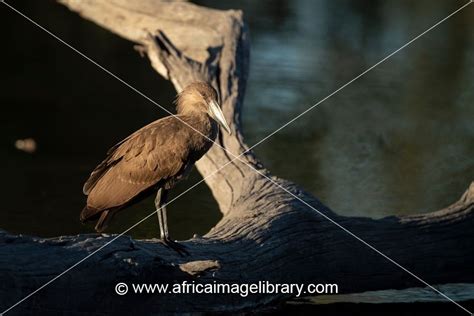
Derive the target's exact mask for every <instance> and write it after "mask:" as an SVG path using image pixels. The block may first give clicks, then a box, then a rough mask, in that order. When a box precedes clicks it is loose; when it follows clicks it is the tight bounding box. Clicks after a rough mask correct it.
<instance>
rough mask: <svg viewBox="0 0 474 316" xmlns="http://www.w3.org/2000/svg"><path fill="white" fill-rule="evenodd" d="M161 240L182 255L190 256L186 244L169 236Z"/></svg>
mask: <svg viewBox="0 0 474 316" xmlns="http://www.w3.org/2000/svg"><path fill="white" fill-rule="evenodd" d="M161 241H162V242H163V244H164V245H165V246H166V247H169V248H171V249H173V250H174V251H176V252H177V253H178V254H179V255H180V256H189V252H188V251H187V250H186V247H185V246H184V245H181V244H180V243H178V242H176V241H174V240H172V239H171V238H169V237H165V238H162V239H161Z"/></svg>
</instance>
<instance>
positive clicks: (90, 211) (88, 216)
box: [79, 206, 112, 233]
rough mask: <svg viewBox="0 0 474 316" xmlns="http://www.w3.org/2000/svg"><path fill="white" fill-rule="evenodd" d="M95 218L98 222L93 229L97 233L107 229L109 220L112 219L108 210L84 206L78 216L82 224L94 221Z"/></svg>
mask: <svg viewBox="0 0 474 316" xmlns="http://www.w3.org/2000/svg"><path fill="white" fill-rule="evenodd" d="M97 217H99V220H98V221H97V224H96V225H95V227H94V228H95V230H96V231H97V232H98V233H101V232H103V231H104V230H105V229H106V228H107V226H108V224H109V222H110V220H111V219H112V212H111V211H110V210H98V209H95V208H92V207H88V206H86V207H84V208H83V209H82V212H81V215H80V216H79V220H80V221H81V222H82V223H84V222H87V221H90V220H94V219H96V218H97Z"/></svg>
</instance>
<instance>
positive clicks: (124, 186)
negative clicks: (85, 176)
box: [84, 117, 190, 210]
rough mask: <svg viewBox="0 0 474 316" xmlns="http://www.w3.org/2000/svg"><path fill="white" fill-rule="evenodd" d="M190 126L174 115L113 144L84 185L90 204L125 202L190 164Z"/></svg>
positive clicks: (104, 206) (97, 206)
mask: <svg viewBox="0 0 474 316" xmlns="http://www.w3.org/2000/svg"><path fill="white" fill-rule="evenodd" d="M189 132H190V131H189V128H188V127H187V126H185V125H184V124H183V123H182V122H179V121H178V120H177V119H176V118H174V117H166V118H163V119H160V120H158V121H155V122H153V123H151V124H149V125H147V126H145V127H143V128H142V129H140V130H138V131H137V132H135V133H133V134H132V135H130V136H129V137H127V138H126V139H125V140H123V141H122V142H120V143H118V144H117V145H115V146H114V147H112V148H111V149H110V150H109V152H108V156H107V158H106V159H105V160H104V161H103V162H102V163H101V164H99V165H98V166H97V168H96V169H95V170H94V171H93V172H92V174H91V176H90V178H89V180H87V182H86V183H85V185H84V193H85V194H88V195H89V196H88V199H87V206H88V207H92V208H94V209H97V210H103V209H107V208H111V207H116V206H120V205H123V204H125V203H126V202H128V201H130V200H131V199H133V198H134V197H135V196H137V195H138V194H139V193H140V192H142V191H144V190H146V189H148V188H150V187H151V186H153V185H155V184H156V183H158V182H159V181H160V180H166V179H169V178H171V177H174V176H177V175H178V174H179V173H180V172H181V171H182V170H183V169H184V168H186V167H187V161H188V156H189V153H190V149H189V146H188V145H187V141H188V139H189V137H188V135H187V134H188V133H189Z"/></svg>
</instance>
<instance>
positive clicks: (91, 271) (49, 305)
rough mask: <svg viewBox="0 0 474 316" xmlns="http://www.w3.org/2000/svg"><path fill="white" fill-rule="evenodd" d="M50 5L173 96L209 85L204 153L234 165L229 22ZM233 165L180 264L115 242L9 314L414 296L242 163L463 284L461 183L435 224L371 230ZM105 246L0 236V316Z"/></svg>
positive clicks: (404, 278) (238, 68)
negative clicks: (230, 286)
mask: <svg viewBox="0 0 474 316" xmlns="http://www.w3.org/2000/svg"><path fill="white" fill-rule="evenodd" d="M60 3H62V4H63V5H65V6H67V7H68V8H70V9H71V10H72V11H74V12H77V13H79V14H80V15H81V16H82V17H84V18H85V19H88V20H91V21H93V22H95V23H97V24H98V25H100V26H101V27H104V28H106V29H108V30H110V31H111V32H113V33H115V34H117V35H119V36H122V37H124V38H126V39H128V40H130V41H132V42H134V43H136V44H137V47H136V48H137V50H138V51H139V52H140V53H142V54H144V55H146V56H147V57H148V58H149V59H150V61H151V65H152V67H153V68H154V69H155V70H156V71H157V72H158V73H160V74H161V75H163V76H165V77H166V78H168V79H169V80H171V81H172V82H173V84H174V86H175V87H176V89H177V90H180V89H181V88H182V87H184V86H185V85H186V84H188V83H189V82H192V81H194V80H196V79H200V80H206V81H209V82H212V83H213V84H214V86H215V87H216V88H218V90H219V92H220V95H221V99H222V102H223V110H224V113H225V115H226V117H227V120H228V121H229V122H231V124H230V125H231V128H232V130H233V134H232V135H227V134H222V135H220V138H219V139H218V142H219V143H220V144H221V145H222V146H224V147H225V148H226V149H227V150H229V151H230V152H232V153H233V154H235V155H238V154H240V153H242V152H243V151H245V150H246V149H247V148H248V147H247V145H245V143H244V141H243V136H242V130H241V124H240V115H241V108H242V104H243V97H244V93H245V84H246V80H247V75H248V63H249V39H248V33H247V29H246V26H245V24H244V22H243V17H242V13H241V12H239V11H218V10H212V9H208V8H203V7H199V6H196V5H193V4H190V3H185V2H159V1H155V0H140V1H126V0H102V1H95V0H61V1H60ZM262 119H263V118H262ZM232 158H233V157H232V156H231V155H229V154H228V153H226V152H225V151H224V150H222V149H221V148H219V147H218V146H213V148H212V149H211V150H210V151H209V152H208V154H207V155H206V156H205V157H204V158H202V159H201V160H200V161H199V162H198V163H197V168H198V169H199V172H200V173H201V174H202V176H203V177H206V175H209V174H211V173H213V172H214V171H216V170H217V169H218V168H220V167H221V166H223V165H224V164H226V163H228V162H230V161H231V160H232ZM240 159H241V160H242V161H239V160H236V161H233V162H231V163H229V165H227V166H226V167H225V168H224V169H222V170H221V171H218V172H217V173H216V174H215V175H213V176H212V177H210V178H209V179H206V183H207V185H208V186H209V187H210V189H211V190H212V193H213V195H214V197H215V199H216V201H217V202H218V204H219V207H220V210H221V212H222V213H223V214H224V217H223V218H222V220H221V221H220V222H219V223H217V225H216V226H215V227H214V228H213V229H212V230H211V231H210V232H209V233H207V234H206V235H205V236H203V237H202V238H201V237H199V238H195V239H192V240H188V241H185V242H183V243H184V244H185V245H186V246H187V247H188V250H189V251H190V253H191V255H190V256H189V257H180V256H179V255H177V254H176V253H175V252H173V251H171V250H169V249H168V248H165V247H164V246H163V245H161V244H160V243H158V242H157V241H156V240H139V241H138V240H132V239H131V238H130V237H127V236H122V237H119V238H118V239H117V240H115V241H114V242H113V243H111V244H110V245H107V246H106V247H105V248H103V249H102V250H100V251H99V252H97V253H96V254H94V255H93V256H91V257H90V258H88V259H87V260H85V261H84V262H82V263H81V264H79V265H78V266H76V267H75V268H74V269H72V270H71V271H70V272H68V273H66V274H65V275H63V276H61V277H60V278H59V279H57V280H56V281H55V282H54V283H52V284H51V285H49V286H48V287H46V288H45V289H43V290H41V291H40V292H38V293H36V294H35V295H34V296H32V297H31V298H29V299H28V300H27V301H25V302H24V303H22V304H20V305H19V306H18V307H16V308H15V309H14V310H12V313H17V314H19V315H20V314H21V315H25V314H35V313H37V312H38V311H41V312H49V313H68V314H69V313H73V314H74V315H80V314H90V313H95V314H101V313H104V314H109V313H117V312H120V313H128V314H137V315H140V314H151V313H156V312H191V311H192V312H199V311H234V312H235V311H246V310H255V309H261V308H268V307H271V306H274V305H275V304H277V303H279V302H281V301H283V300H285V299H288V298H290V296H289V295H271V294H267V295H250V296H248V297H245V298H243V297H240V296H238V295H224V296H219V295H203V294H200V295H180V296H176V295H174V296H173V295H157V294H155V295H133V294H127V295H125V296H118V295H116V294H115V291H114V287H115V284H116V283H117V282H127V283H129V284H130V283H139V282H148V283H160V282H161V283H162V282H171V283H172V282H176V281H180V280H188V281H189V282H192V281H193V280H194V281H196V282H212V281H214V280H216V281H218V282H239V283H252V282H258V281H260V280H268V281H270V282H272V283H337V284H338V285H339V290H340V291H341V292H344V293H351V292H360V291H367V290H378V289H401V288H406V287H414V286H423V284H422V283H420V282H419V281H418V280H416V279H415V278H413V277H412V276H410V275H409V274H408V273H406V272H405V271H403V270H402V269H400V268H399V267H396V266H395V265H394V264H393V263H391V262H389V261H388V260H387V259H385V258H383V257H382V256H380V255H379V254H377V253H375V252H374V251H373V250H371V249H370V248H368V247H367V246H366V245H364V244H362V243H361V242H360V241H358V240H356V239H355V238H354V237H352V236H350V235H349V234H348V233H347V232H345V231H343V230H341V228H339V227H337V226H336V225H334V224H333V223H331V222H330V221H328V220H327V219H325V218H323V217H322V216H321V215H319V214H318V213H317V212H315V211H314V210H312V209H310V208H308V207H307V206H306V205H304V204H302V203H301V202H300V201H298V200H297V199H296V198H294V197H293V196H291V195H290V194H288V193H287V192H285V191H283V190H282V189H280V188H278V187H277V186H276V185H274V184H273V183H272V182H271V181H269V180H268V179H267V178H265V177H263V176H261V175H259V174H257V173H256V172H255V171H254V170H252V169H251V168H249V166H247V165H246V164H249V165H251V166H253V167H254V168H256V169H258V170H260V171H261V172H262V173H264V174H266V175H267V176H269V177H271V179H273V180H274V181H276V182H278V183H279V184H280V185H282V186H283V187H285V188H286V189H287V190H289V191H291V192H292V193H293V194H295V195H296V196H298V197H299V198H301V199H303V200H304V201H306V202H307V203H309V204H310V205H312V206H313V207H315V208H317V209H318V210H319V211H321V212H323V213H324V214H326V215H327V216H329V217H330V218H332V219H333V220H334V221H336V222H338V223H340V224H341V225H342V226H344V227H346V228H347V229H349V230H350V231H352V232H353V233H355V234H356V235H358V236H359V237H360V238H362V239H363V240H365V241H367V242H368V243H369V244H371V245H373V246H374V247H375V248H377V249H378V250H380V251H382V252H383V253H384V254H386V255H387V256H389V257H390V258H392V259H394V260H395V261H397V262H398V263H399V264H401V265H402V266H404V267H405V268H407V269H409V270H410V271H412V272H413V273H415V274H416V275H418V276H420V277H421V278H423V279H424V280H426V281H427V282H429V283H430V284H440V283H448V282H473V281H474V274H473V273H472V266H473V264H474V260H473V259H474V255H473V251H472V250H471V245H472V242H473V241H474V234H473V232H472V226H473V207H474V206H473V205H474V184H471V186H470V188H468V190H467V191H466V192H465V193H464V195H463V196H462V197H461V199H460V200H459V201H457V202H456V203H454V204H453V205H451V206H449V207H447V208H445V209H443V210H440V211H437V212H432V213H428V214H423V215H415V216H401V217H395V216H393V217H387V218H383V219H378V220H374V219H369V218H361V217H344V216H339V215H337V214H336V213H334V212H333V211H331V210H330V209H328V208H327V207H326V206H324V205H322V204H321V203H320V202H319V201H318V200H317V199H316V198H314V197H313V196H311V195H310V194H308V193H306V192H304V191H303V190H302V189H301V188H299V187H298V186H297V185H296V184H294V183H291V182H289V181H286V180H283V179H279V178H276V177H273V176H271V175H270V173H269V172H268V171H267V170H266V169H264V167H263V166H262V164H261V163H260V162H258V161H257V159H256V157H255V156H254V154H253V153H251V152H250V153H247V154H245V155H244V156H242V157H241V158H240ZM289 163H297V162H295V161H291V162H289ZM429 189H430V188H426V190H429ZM340 194H344V192H343V191H341V193H340ZM357 207H358V206H357V205H354V208H357ZM113 238H114V236H100V235H96V234H91V235H79V236H61V237H56V238H51V239H42V238H35V237H28V236H21V235H15V236H14V235H10V234H8V233H6V232H3V231H0V242H1V243H0V305H1V309H2V310H3V309H4V308H6V307H8V306H10V305H12V304H14V303H15V302H16V301H18V300H19V299H21V298H22V297H24V296H25V295H27V294H29V293H30V292H32V291H33V290H35V289H37V288H38V287H39V286H41V285H42V284H44V283H45V282H47V281H49V280H50V279H51V278H53V277H55V276H56V275H58V274H59V273H61V272H62V271H64V270H66V269H67V268H68V267H70V266H72V265H73V264H75V263H77V262H78V261H79V260H81V259H82V258H84V257H86V256H87V255H88V254H90V253H92V252H93V251H94V250H96V249H98V248H100V247H101V246H103V245H104V244H106V243H107V242H108V241H111V240H112V239H113ZM453 307H454V306H453Z"/></svg>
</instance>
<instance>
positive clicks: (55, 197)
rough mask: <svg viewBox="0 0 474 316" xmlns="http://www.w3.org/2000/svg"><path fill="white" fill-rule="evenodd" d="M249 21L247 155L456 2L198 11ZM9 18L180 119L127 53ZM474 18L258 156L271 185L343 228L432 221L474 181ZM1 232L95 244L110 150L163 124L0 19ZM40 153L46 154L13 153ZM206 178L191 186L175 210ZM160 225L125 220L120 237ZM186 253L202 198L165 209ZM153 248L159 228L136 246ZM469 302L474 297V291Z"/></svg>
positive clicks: (101, 34)
mask: <svg viewBox="0 0 474 316" xmlns="http://www.w3.org/2000/svg"><path fill="white" fill-rule="evenodd" d="M199 2H200V3H202V4H205V5H208V6H211V7H216V8H240V9H243V10H244V12H245V16H246V19H247V21H248V22H249V25H250V31H251V44H252V48H251V73H250V80H249V83H248V90H247V94H246V101H245V108H244V125H245V126H244V131H245V137H246V140H247V142H248V143H249V144H250V145H252V144H254V143H256V142H257V141H259V140H260V139H261V138H263V137H264V136H266V135H267V134H269V133H271V132H272V131H273V130H275V129H277V128H278V127H280V126H281V125H283V124H284V123H286V122H287V121H288V120H290V119H292V118H293V117H295V116H296V115H298V114H299V113H301V112H302V111H304V110H305V109H307V108H308V107H310V106H311V105H313V104H315V103H316V102H318V101H319V100H321V99H323V98H324V97H326V96H327V95H328V94H330V93H331V92H333V91H334V90H336V89H337V88H339V87H340V86H341V85H342V84H344V83H346V82H347V81H349V80H350V79H352V78H354V77H355V76H356V75H358V74H359V73H361V72H362V71H364V70H365V69H367V68H369V67H370V66H372V65H373V64H375V63H376V62H378V61H379V60H380V59H382V58H383V57H385V56H386V55H388V54H390V53H391V52H393V51H394V50H395V49H397V48H398V47H400V46H402V45H403V44H405V43H406V42H408V41H409V40H410V39H411V38H413V37H414V36H416V35H417V34H419V33H421V32H422V31H424V30H425V29H427V28H428V27H430V26H431V25H433V24H434V23H436V22H437V21H439V20H440V19H442V18H444V17H445V16H447V15H448V14H449V13H451V12H452V11H454V10H455V9H456V8H457V7H460V6H461V5H462V4H463V2H462V1H454V0H453V1H448V0H443V1H427V0H423V1H416V2H414V1H349V0H348V1H330V0H326V1H309V0H306V1H304V0H300V1H281V0H280V1H268V0H267V1H225V2H222V1H199ZM14 3H15V6H16V7H18V8H20V9H21V10H22V11H24V12H25V13H26V14H28V15H29V16H31V17H32V18H34V19H35V20H37V21H38V22H39V23H40V24H42V25H43V26H45V27H46V28H48V29H50V30H51V31H53V32H54V33H56V34H57V35H59V36H60V37H61V38H63V39H64V40H66V41H67V42H69V43H71V44H72V45H73V46H75V47H77V48H78V49H80V50H81V51H82V52H84V53H85V54H87V55H88V56H90V57H92V58H93V59H95V60H96V61H98V62H99V63H101V64H102V65H104V66H105V67H107V68H108V69H110V70H111V71H112V72H114V73H116V74H117V75H119V76H121V77H123V78H124V79H125V80H126V81H128V82H129V83H131V84H132V85H134V86H135V87H137V88H138V89H139V90H141V91H143V92H144V93H145V94H147V95H148V96H150V97H151V98H153V99H154V100H156V101H158V102H159V103H160V104H162V105H165V106H167V107H168V109H172V108H171V107H170V106H169V105H170V104H171V101H172V99H173V97H174V91H173V88H172V86H171V85H170V83H168V82H167V81H165V80H163V79H161V78H160V77H159V76H158V75H157V74H156V73H155V72H154V71H153V70H152V69H151V67H150V66H149V63H148V61H147V60H146V59H141V58H140V57H139V55H138V54H137V53H136V52H135V51H134V50H133V44H132V43H129V42H127V41H125V40H122V39H120V38H118V37H116V36H114V35H112V34H110V33H109V32H107V31H105V30H103V29H101V28H99V27H97V26H95V25H94V24H92V23H90V22H87V21H85V20H83V19H81V18H79V17H78V16H77V15H75V14H73V13H70V12H69V11H68V10H67V9H65V8H63V7H61V6H59V5H57V4H55V3H54V2H51V1H15V2H14ZM473 18H474V7H470V8H467V9H466V10H465V11H463V12H461V13H459V14H458V15H456V16H454V17H453V18H451V19H450V20H448V21H447V22H446V23H444V24H442V25H441V26H439V27H438V28H436V29H435V30H433V31H432V32H430V33H429V34H427V35H426V36H424V37H423V38H421V39H420V40H418V41H416V42H415V43H414V44H413V45H411V46H409V47H408V48H406V49H405V50H403V51H401V52H400V53H398V54H397V55H395V56H394V57H393V58H391V59H390V60H388V61H387V62H385V63H383V64H381V65H380V66H378V67H377V68H376V69H374V70H373V71H371V72H370V73H368V74H367V75H365V76H364V77H362V78H361V79H359V80H357V81H356V82H354V83H353V84H351V85H350V86H348V87H347V88H345V89H344V90H343V91H341V92H340V93H338V94H337V95H335V96H334V97H332V98H330V99H328V100H327V101H325V102H324V103H322V104H321V105H320V106H319V107H318V108H316V109H314V110H312V111H311V112H310V113H308V114H307V115H305V116H303V117H302V118H300V119H299V120H297V121H296V122H294V123H293V124H291V125H290V126H289V127H287V128H286V129H284V130H282V131H281V132H280V133H278V134H276V135H275V136H273V137H272V138H271V139H269V140H268V141H266V142H265V143H263V144H262V145H260V146H258V147H257V148H256V152H257V155H258V156H259V157H260V158H261V160H262V161H263V162H264V163H265V165H266V166H267V167H268V168H269V169H270V170H271V171H272V172H273V173H274V174H275V175H278V176H281V177H283V178H287V179H291V180H294V181H295V182H297V183H299V184H301V185H302V186H303V187H304V188H306V189H307V190H308V191H310V192H312V193H314V194H315V195H316V196H317V197H319V198H320V199H321V200H322V201H323V202H325V203H326V204H327V205H329V206H330V207H331V208H332V209H334V210H336V211H338V212H339V213H341V214H345V215H363V216H372V217H382V216H386V215H391V214H412V213H421V212H427V211H431V210H436V209H439V208H441V207H444V206H446V205H449V204H450V203H452V202H454V201H455V200H456V199H458V197H459V196H460V195H461V194H462V192H463V191H464V190H465V189H466V188H467V186H468V185H469V183H470V182H471V181H472V180H473V179H474V160H473V157H474V123H473V118H474V105H473V101H474V89H473V88H474V83H473V81H472V78H473V75H474V46H473V45H474V33H473V32H472V27H473V23H472V21H473ZM0 19H1V21H2V22H1V23H2V26H3V28H2V30H3V32H2V36H3V45H2V49H1V50H0V68H1V72H0V73H1V75H0V87H1V88H0V91H1V93H0V105H1V107H2V115H1V117H0V126H1V127H0V128H1V133H0V155H1V157H2V158H1V159H2V161H1V162H2V163H1V172H2V175H3V177H2V180H3V181H2V185H1V192H2V202H3V203H2V208H1V211H0V223H1V225H0V227H1V228H2V229H6V230H8V231H11V232H14V233H20V232H21V233H26V234H35V235H40V236H55V235H60V234H77V233H82V232H90V231H91V226H82V225H81V224H80V223H79V222H78V214H79V211H80V209H81V208H82V206H83V204H84V202H85V197H84V196H83V195H82V193H81V188H82V184H83V182H84V181H85V180H86V179H87V176H88V174H89V172H90V171H91V170H92V169H93V167H94V166H95V165H96V164H97V163H98V162H99V161H100V160H101V159H102V158H103V157H104V153H105V151H106V150H107V148H109V147H110V146H112V145H113V144H114V143H116V142H118V141H119V140H121V139H122V138H124V137H125V136H127V135H128V134H129V133H131V132H133V131H134V130H136V129H138V128H139V127H141V126H143V125H145V124H146V123H148V122H150V121H153V120H155V119H156V118H159V117H161V116H164V115H165V113H163V111H161V110H160V109H158V108H157V107H156V106H154V105H153V104H151V103H149V102H148V101H146V100H145V99H143V98H142V97H140V96H139V95H137V94H135V93H133V92H132V91H130V90H129V89H127V88H126V87H125V86H123V85H122V84H120V83H119V82H117V81H116V80H114V79H112V78H111V77H110V76H108V75H107V74H105V73H104V72H102V71H100V70H99V69H97V68H96V67H95V66H93V65H91V64H90V63H88V62H86V61H85V60H83V59H82V58H81V57H79V56H78V55H76V54H75V53H74V52H72V51H71V50H69V49H68V48H66V47H64V46H62V45H60V44H59V43H58V42H57V41H56V40H54V39H52V38H51V37H49V36H48V35H47V34H45V33H44V32H42V31H40V30H39V29H37V28H35V27H34V26H33V25H31V24H30V23H28V22H27V21H25V20H24V19H22V18H21V17H19V16H18V15H15V14H13V13H12V12H11V11H9V10H7V9H6V8H5V7H0ZM28 137H31V138H33V139H35V141H36V142H37V146H38V149H37V151H36V152H35V153H33V154H28V153H25V152H23V151H19V150H17V149H16V148H15V146H14V144H15V141H16V140H18V139H23V138H28ZM199 179H200V176H199V174H198V173H197V172H194V173H193V175H192V176H191V178H190V179H189V180H188V181H187V182H185V183H181V184H180V186H179V188H178V189H177V190H175V192H174V194H178V193H179V192H181V191H183V190H185V189H186V188H188V187H189V186H191V185H192V184H194V183H195V182H197V181H199ZM152 210H153V203H152V199H149V200H147V201H144V202H143V203H142V204H140V205H137V206H135V207H133V208H132V209H131V210H129V211H126V212H123V213H122V214H120V215H121V216H118V217H117V220H116V222H115V223H114V224H113V225H112V227H111V232H121V231H122V230H124V229H126V228H128V227H129V226H131V225H132V224H134V223H135V222H137V221H139V220H140V219H141V218H143V217H144V216H146V215H148V214H149V213H150V212H151V211H152ZM169 213H170V215H169V217H170V219H169V221H170V230H171V232H172V233H173V234H174V236H175V237H176V238H178V239H182V238H187V237H190V236H192V234H193V233H200V234H202V233H205V232H206V231H207V230H208V229H209V228H210V227H212V226H213V224H215V223H216V222H217V221H218V220H219V218H220V214H219V212H218V209H217V206H216V204H215V202H214V201H213V199H212V196H211V194H210V191H209V190H208V189H207V187H206V186H205V185H204V184H203V185H200V186H198V187H197V188H196V189H194V190H193V191H192V192H190V193H188V194H186V195H184V196H183V197H182V198H180V199H178V200H177V201H176V202H174V203H173V204H172V205H170V207H169ZM131 234H132V235H133V236H134V237H137V238H143V237H155V236H157V234H158V225H157V223H156V219H155V217H152V218H151V219H149V220H147V221H146V222H144V223H142V224H141V225H140V226H138V227H137V228H135V229H134V230H133V231H131ZM471 293H472V291H471Z"/></svg>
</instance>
